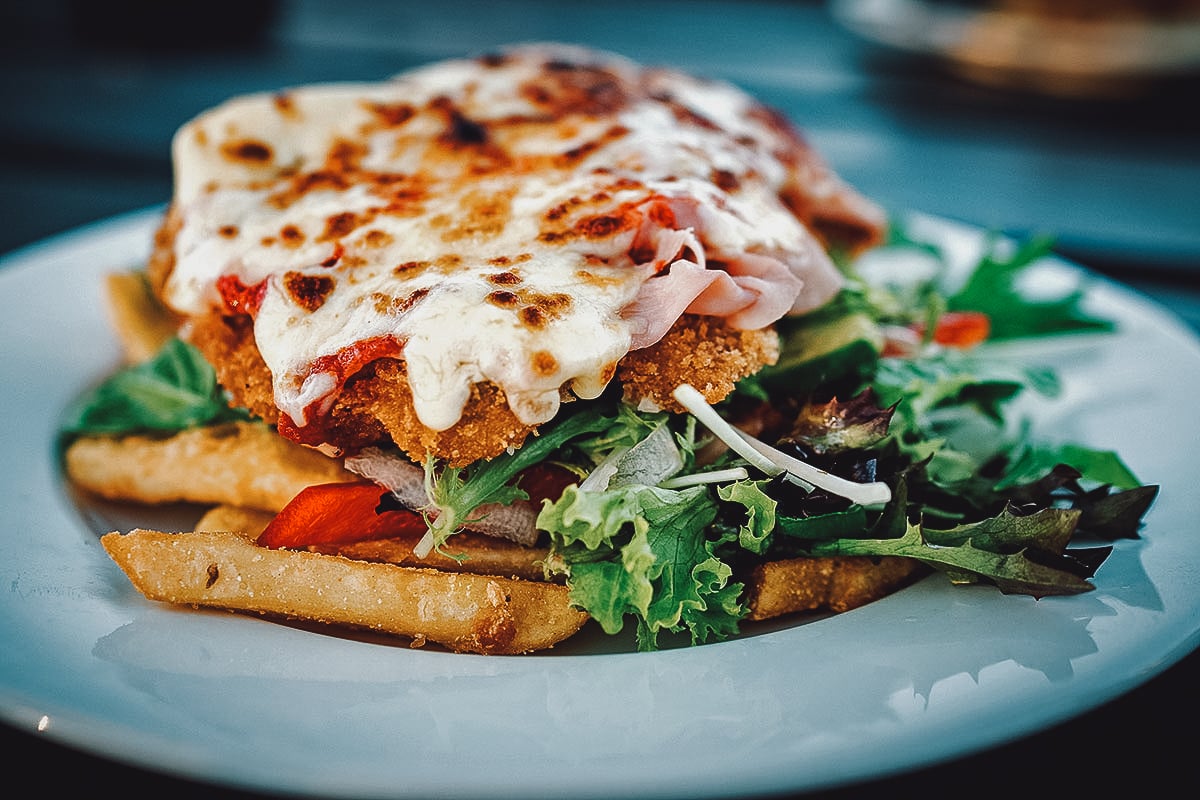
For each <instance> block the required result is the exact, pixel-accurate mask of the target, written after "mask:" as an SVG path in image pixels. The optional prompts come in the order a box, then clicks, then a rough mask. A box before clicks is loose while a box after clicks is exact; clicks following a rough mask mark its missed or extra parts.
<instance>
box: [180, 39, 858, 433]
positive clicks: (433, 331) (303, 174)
mask: <svg viewBox="0 0 1200 800" xmlns="http://www.w3.org/2000/svg"><path fill="white" fill-rule="evenodd" d="M173 156H174V162H175V170H176V184H175V196H174V206H175V210H176V211H177V212H178V214H179V216H180V219H181V220H182V224H181V227H180V229H179V231H178V234H177V235H176V238H175V241H174V245H173V247H174V257H175V265H174V268H173V271H172V272H171V274H170V277H169V279H168V282H167V285H166V287H165V290H164V298H165V300H166V301H167V303H168V304H169V305H170V306H172V307H173V308H174V309H176V310H177V311H179V312H181V313H183V314H201V313H204V312H206V311H208V310H209V309H212V308H225V309H227V310H242V311H249V312H250V313H251V314H252V316H253V319H254V337H255V341H256V343H257V345H258V348H259V350H260V352H261V353H262V356H263V359H264V361H265V362H266V364H267V366H268V368H269V369H270V371H271V374H272V376H273V389H274V394H275V401H276V404H277V405H278V407H279V408H280V410H281V411H282V412H283V413H285V414H287V415H288V417H290V418H291V420H292V422H293V423H294V424H295V425H296V426H298V427H300V426H304V425H306V424H309V423H311V422H312V421H313V419H314V418H315V416H316V415H320V414H321V413H323V412H325V411H326V410H328V408H329V407H330V406H331V404H332V403H333V401H334V400H335V398H336V396H337V393H338V392H339V391H340V389H341V386H342V384H343V383H344V381H345V379H346V378H348V377H349V375H348V374H346V372H347V370H351V371H352V369H353V368H358V367H361V366H362V365H363V364H362V363H361V362H362V359H363V357H364V356H363V353H364V347H365V343H370V344H371V345H372V346H378V345H379V343H380V342H383V343H384V346H383V347H382V349H379V350H378V352H381V353H394V354H396V355H398V356H399V357H401V358H403V360H404V361H405V363H406V367H407V376H408V381H409V384H410V387H411V389H412V394H413V399H414V403H415V410H416V413H417V415H418V417H419V419H420V420H421V422H422V423H423V424H424V425H426V426H427V427H429V428H431V429H433V430H445V429H447V428H449V427H451V426H453V425H454V424H455V423H456V422H457V421H458V419H459V417H460V415H461V413H462V410H463V407H464V404H465V403H466V401H467V398H468V396H469V395H470V391H471V386H472V384H474V383H477V382H481V381H490V382H493V383H495V384H497V385H498V386H499V387H501V389H502V390H503V391H504V394H505V396H506V397H507V399H508V402H509V404H510V406H511V408H512V410H513V411H514V413H515V414H516V416H517V417H518V418H519V419H520V420H521V421H522V422H524V423H526V424H531V425H533V424H539V423H542V422H545V421H547V420H549V419H551V418H552V417H553V416H554V415H555V413H556V412H557V410H558V405H559V401H560V391H561V389H563V388H567V389H569V390H570V391H572V392H574V393H575V394H576V395H578V396H580V397H584V398H590V397H595V396H597V395H598V394H599V393H600V392H601V391H602V390H603V389H604V387H605V385H606V384H607V383H608V381H609V380H610V379H611V378H612V376H613V374H614V371H615V366H616V364H617V362H618V361H619V360H620V359H621V358H622V357H623V356H624V355H625V354H626V353H628V352H629V351H630V349H631V348H636V347H644V346H647V345H648V344H651V343H653V341H655V340H656V339H657V338H658V337H660V336H662V334H663V333H664V332H665V331H666V330H667V329H668V328H669V327H670V325H671V324H672V323H673V322H674V321H675V319H677V318H678V316H679V314H680V313H682V312H683V311H685V310H693V311H695V312H697V313H708V314H716V315H720V316H725V317H727V318H728V319H729V321H730V324H733V325H734V326H735V327H755V328H757V327H765V326H767V325H769V324H771V322H773V321H774V320H775V319H777V318H778V317H779V316H781V315H782V314H784V313H788V312H791V313H802V312H803V311H806V310H808V309H811V308H814V307H816V306H819V305H821V304H822V303H824V302H825V301H827V300H828V299H829V298H830V297H831V296H832V295H833V294H834V293H836V291H837V290H838V288H839V287H840V278H839V276H838V273H837V271H836V270H835V269H834V268H833V266H832V264H831V263H830V261H829V259H828V258H827V256H826V254H825V250H824V247H823V246H822V244H821V242H820V241H818V239H817V238H816V237H815V236H814V235H813V233H812V232H811V231H810V229H809V228H808V227H806V225H805V224H804V223H803V222H801V220H800V218H799V217H798V216H797V207H798V206H799V205H803V204H802V203H797V202H795V201H794V196H795V194H796V182H797V176H798V175H801V174H803V175H806V176H807V177H806V181H807V183H806V185H805V186H804V187H802V188H803V193H804V195H805V197H806V198H807V199H806V200H805V202H806V203H809V204H810V205H811V204H812V203H811V201H812V198H820V197H831V198H833V197H840V198H842V199H844V197H845V196H846V194H847V190H846V189H845V187H843V186H842V185H841V184H840V182H839V181H838V180H837V179H836V177H834V176H833V175H832V173H829V172H828V171H827V170H825V169H824V168H823V167H821V165H820V164H819V162H815V161H814V159H813V157H812V155H811V153H810V152H809V151H808V150H807V149H806V148H805V147H804V146H803V144H802V142H801V141H800V140H799V138H798V137H797V136H796V135H795V133H794V132H793V131H792V130H791V129H790V128H787V127H786V126H784V125H782V124H781V122H780V120H779V118H778V116H777V115H773V114H772V113H770V112H769V111H767V110H766V109H764V108H763V107H762V106H760V105H759V104H757V103H756V102H755V101H753V100H752V99H751V98H749V97H748V96H747V95H745V94H744V93H742V92H741V91H740V90H738V89H736V88H734V87H731V86H728V85H725V84H720V83H712V82H705V81H699V80H696V79H693V78H689V77H687V76H684V75H681V74H679V73H675V72H669V71H663V70H643V69H641V68H639V67H637V66H635V65H633V64H631V63H629V62H627V61H624V60H622V59H619V58H616V57H613V56H610V55H607V54H598V53H593V52H589V51H581V50H578V49H574V48H563V47H547V46H530V47H525V48H518V49H514V50H512V51H509V52H507V53H505V54H503V55H501V56H497V57H490V58H483V59H479V60H463V61H451V62H444V63H440V64H435V65H432V66H429V67H426V68H423V69H419V70H416V71H413V72H410V73H407V74H404V75H401V76H398V77H397V78H395V79H393V80H391V81H388V82H383V83H378V84H366V85H342V84H338V85H319V86H309V87H302V88H297V89H294V90H290V91H287V92H283V93H280V94H275V95H270V94H263V95H253V96H248V97H242V98H236V99H234V100H231V101H229V102H228V103H226V104H224V105H222V106H220V107H218V108H215V109H213V110H211V111H209V112H207V113H205V114H202V115H201V116H199V117H198V118H196V119H195V120H193V121H191V122H190V123H188V124H187V125H185V126H184V127H183V128H182V129H180V131H179V132H178V133H177V135H176V137H175V140H174V145H173ZM814 164H816V166H815V167H814ZM806 170H807V171H806ZM851 196H852V197H854V196H853V195H852V193H851ZM789 198H793V200H792V201H791V202H789ZM860 208H866V210H867V212H868V213H867V214H866V217H865V218H866V219H867V220H868V221H869V224H875V222H876V220H872V219H871V214H872V213H874V209H873V208H871V207H870V206H869V205H862V204H860ZM672 266H675V269H672ZM231 285H232V286H238V287H239V288H240V289H241V290H242V294H241V295H239V297H242V298H244V297H246V296H253V297H255V298H256V300H255V303H254V304H253V305H252V306H251V307H245V306H238V305H233V304H231V297H230V293H229V291H228V287H229V286H231ZM222 287H225V289H226V290H225V291H222ZM246 287H250V289H249V290H246ZM247 291H249V295H247V294H246V292H247ZM389 348H390V349H389ZM369 352H376V351H375V350H370V351H369Z"/></svg>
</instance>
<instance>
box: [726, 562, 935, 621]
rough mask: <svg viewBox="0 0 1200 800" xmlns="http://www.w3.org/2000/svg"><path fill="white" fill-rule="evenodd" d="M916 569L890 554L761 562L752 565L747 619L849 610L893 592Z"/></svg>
mask: <svg viewBox="0 0 1200 800" xmlns="http://www.w3.org/2000/svg"><path fill="white" fill-rule="evenodd" d="M920 568H921V564H920V562H919V561H915V560H913V559H911V558H900V557H895V556H886V557H883V558H879V559H874V558H870V557H868V556H831V557H825V558H789V559H782V560H780V561H766V562H763V563H762V564H757V565H755V567H754V568H753V570H752V571H751V573H750V578H749V580H747V582H746V592H747V601H746V602H747V605H748V606H749V607H750V614H749V616H748V617H747V619H750V620H764V619H771V618H772V617H778V616H782V615H784V614H793V613H796V612H801V611H824V610H828V611H834V612H839V613H840V612H843V611H849V610H850V609H852V608H858V607H859V606H862V605H866V604H867V603H870V602H873V601H875V600H878V599H880V598H882V597H885V596H887V595H889V594H891V593H892V592H894V591H896V590H897V589H899V588H900V587H901V586H903V585H904V584H905V583H907V582H908V581H909V580H911V579H912V578H913V577H914V576H915V575H916V574H917V573H918V572H919V571H920Z"/></svg>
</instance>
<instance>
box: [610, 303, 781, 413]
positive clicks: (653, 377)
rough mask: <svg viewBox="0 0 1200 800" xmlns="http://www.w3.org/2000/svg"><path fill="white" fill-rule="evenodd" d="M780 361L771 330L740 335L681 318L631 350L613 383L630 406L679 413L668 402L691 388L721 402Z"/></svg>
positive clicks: (706, 320)
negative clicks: (646, 343)
mask: <svg viewBox="0 0 1200 800" xmlns="http://www.w3.org/2000/svg"><path fill="white" fill-rule="evenodd" d="M778 359H779V336H778V335H777V334H776V333H775V329H774V328H766V329H762V330H753V331H740V330H735V329H733V328H730V327H729V326H728V325H726V324H725V323H724V321H723V320H722V319H720V318H717V317H700V316H694V315H688V314H685V315H684V316H683V317H681V318H680V320H679V321H678V322H677V323H675V326H674V327H673V328H671V330H670V331H668V332H667V335H666V336H664V337H663V338H662V339H661V340H660V341H658V342H657V343H656V344H653V345H651V346H650V347H647V348H644V349H642V350H634V351H633V352H632V353H630V354H629V355H628V356H626V357H625V358H624V359H623V360H622V361H621V363H620V365H619V366H618V367H617V378H618V379H619V380H620V381H621V384H622V386H623V387H624V390H625V397H626V399H628V400H630V401H632V402H638V401H642V400H648V401H649V402H651V403H653V404H654V405H656V406H658V407H659V408H663V409H667V410H669V411H675V412H679V413H682V412H683V410H684V409H683V407H682V406H680V405H679V404H678V403H677V402H675V400H674V399H673V398H672V397H671V392H673V391H674V390H675V387H676V386H679V384H681V383H690V384H691V385H692V386H694V387H696V390H697V391H699V392H700V393H701V394H702V395H704V399H705V400H707V401H708V402H710V403H716V402H718V401H720V400H723V399H725V398H726V397H727V396H728V395H729V393H730V392H732V391H733V387H734V385H735V384H736V383H737V382H738V381H739V380H741V379H742V378H745V377H746V376H748V375H753V374H754V373H756V372H758V371H759V370H760V369H762V368H763V367H764V366H766V365H768V364H774V363H775V362H776V361H777V360H778Z"/></svg>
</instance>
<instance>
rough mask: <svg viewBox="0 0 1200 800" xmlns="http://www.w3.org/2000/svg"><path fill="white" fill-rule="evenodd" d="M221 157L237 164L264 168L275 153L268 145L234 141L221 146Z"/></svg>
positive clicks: (253, 141) (249, 141) (246, 140)
mask: <svg viewBox="0 0 1200 800" xmlns="http://www.w3.org/2000/svg"><path fill="white" fill-rule="evenodd" d="M221 155H223V156H224V157H225V158H226V159H228V160H229V161H233V162H235V163H238V164H253V165H254V166H265V165H267V164H270V163H271V159H272V158H274V156H275V153H274V151H273V150H272V149H271V146H270V145H269V144H266V143H265V142H260V141H258V140H256V139H234V140H232V141H228V142H225V143H224V144H222V145H221Z"/></svg>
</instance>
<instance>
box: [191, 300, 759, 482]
mask: <svg viewBox="0 0 1200 800" xmlns="http://www.w3.org/2000/svg"><path fill="white" fill-rule="evenodd" d="M187 336H188V339H189V341H190V342H191V343H192V344H193V345H195V346H196V347H197V349H199V350H200V352H201V353H203V355H204V357H205V358H206V359H207V360H208V361H209V362H210V363H211V364H213V366H214V368H215V369H216V372H217V379H218V380H219V381H220V383H221V385H222V386H223V387H225V389H226V390H227V391H228V392H229V393H230V395H231V396H232V398H233V402H234V403H235V404H237V405H240V406H243V407H245V408H247V409H249V410H250V412H251V413H253V414H255V415H257V416H260V417H262V418H263V419H264V420H266V421H267V422H269V423H271V424H278V423H279V422H280V415H279V410H278V409H277V408H276V407H275V402H274V394H273V390H272V386H271V373H270V372H269V371H268V369H267V366H266V364H265V363H264V362H263V359H262V356H261V355H260V354H259V352H258V348H257V346H256V345H255V343H254V336H253V329H252V325H251V323H250V319H249V318H248V317H245V316H222V315H220V314H215V313H214V314H210V315H208V316H204V317H197V318H195V319H193V320H192V321H191V323H190V325H189V326H188V334H187ZM778 355H779V342H778V337H777V336H776V334H775V332H774V330H773V329H765V330H757V331H739V330H734V329H732V328H730V327H728V326H727V325H726V324H725V323H724V321H723V320H721V319H719V318H716V317H700V316H696V315H690V314H685V315H684V316H683V317H681V318H680V319H679V321H677V322H676V324H675V326H674V327H673V328H672V329H671V330H670V331H668V332H667V335H666V336H664V337H663V338H662V340H661V341H659V342H658V343H657V344H655V345H653V346H651V347H647V348H644V349H642V350H637V351H634V352H632V353H630V354H629V355H628V356H627V357H626V358H625V359H623V360H622V361H621V362H620V364H619V365H618V367H617V379H618V380H619V381H620V382H621V384H622V385H623V388H624V395H625V398H626V399H627V400H628V401H630V402H633V403H640V404H641V405H642V406H643V407H649V408H664V409H668V410H673V411H682V409H681V408H679V406H678V404H677V403H675V401H674V400H673V399H672V398H671V391H672V390H673V389H674V388H675V387H676V386H677V385H679V384H680V383H683V382H687V383H691V384H692V385H693V386H695V387H696V388H697V389H698V390H699V391H700V392H701V393H702V394H704V396H705V398H706V399H708V400H709V402H717V401H719V400H721V399H723V398H724V397H725V396H727V395H728V394H729V393H730V392H732V391H733V387H734V384H735V383H736V382H737V381H738V380H740V379H741V378H743V377H745V376H747V375H751V374H754V373H755V372H757V371H758V370H760V369H761V368H762V367H763V366H765V365H767V364H772V363H774V362H775V360H776V359H777V358H778ZM563 399H564V400H569V399H570V395H569V392H567V391H565V390H564V392H563ZM284 422H285V425H286V420H285V421H284ZM535 427H536V426H531V425H526V424H524V423H522V422H521V421H520V420H518V419H517V418H516V415H514V414H513V412H512V410H511V409H510V408H509V406H508V402H507V400H506V398H505V397H504V395H503V393H502V392H501V391H500V389H499V388H498V387H497V386H495V385H494V384H491V383H481V384H476V385H475V386H474V387H473V389H472V392H471V397H470V399H469V400H468V401H467V406H466V409H465V410H464V412H463V416H462V419H460V420H459V422H458V423H457V424H456V425H455V426H454V427H452V428H450V429H448V430H445V431H434V430H431V429H429V428H426V427H425V426H424V425H422V424H421V422H420V421H419V420H418V419H417V415H416V410H415V408H414V407H413V401H412V395H411V393H410V392H409V388H408V381H407V378H406V376H405V370H404V362H403V361H402V360H398V359H394V358H381V359H378V360H376V361H375V362H373V363H372V364H370V365H369V366H368V367H367V368H366V369H364V370H363V371H362V372H360V373H359V374H357V375H355V376H354V377H352V378H351V379H350V380H349V381H347V383H346V388H345V391H343V392H342V394H341V395H340V396H339V398H338V400H337V401H336V402H335V404H334V406H333V408H332V410H331V411H330V413H329V416H328V418H327V419H326V420H323V421H321V422H320V423H319V427H314V428H312V430H307V429H300V430H298V431H296V432H297V433H302V434H304V435H307V436H310V437H312V438H313V439H314V441H310V442H308V443H309V444H320V443H321V442H322V441H323V442H326V443H329V444H332V445H334V446H336V447H339V448H343V449H348V450H352V449H356V448H360V447H365V446H367V445H370V444H377V443H380V442H386V441H387V440H389V439H390V440H391V441H393V442H394V443H395V444H396V445H397V446H398V447H399V448H400V449H401V450H403V451H404V452H405V453H407V454H408V455H409V457H410V458H412V459H413V460H415V461H418V462H421V461H424V459H425V458H426V456H427V455H433V456H435V457H437V458H440V459H444V460H445V461H446V462H447V463H449V464H452V465H455V466H465V465H466V464H469V463H471V462H473V461H477V460H479V459H482V458H492V457H494V456H497V455H499V454H500V453H503V452H504V451H505V450H507V449H509V448H516V447H519V446H520V445H521V443H522V442H524V441H525V439H526V437H528V436H529V435H530V434H532V433H533V432H534V430H535ZM318 439H319V441H318Z"/></svg>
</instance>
